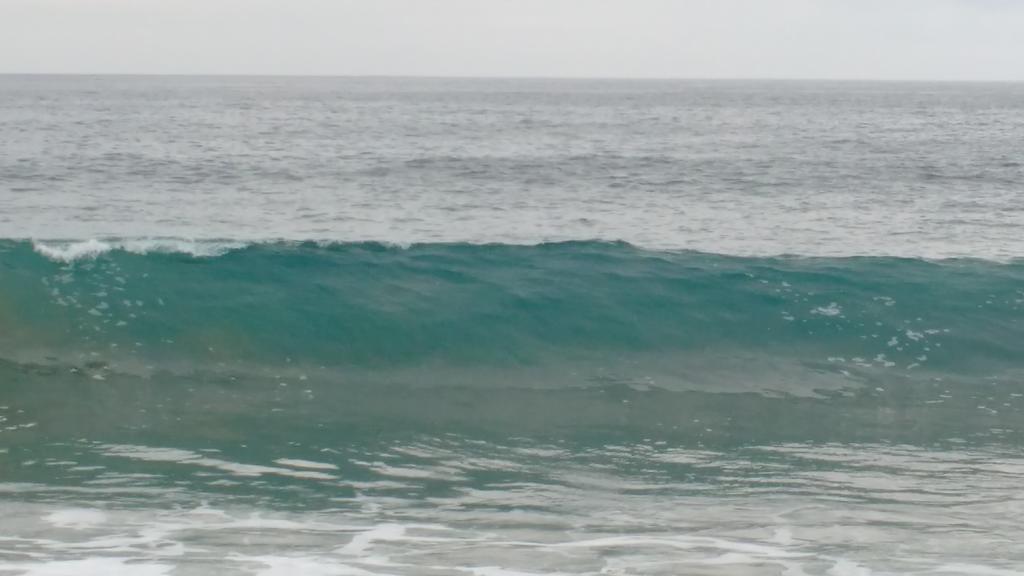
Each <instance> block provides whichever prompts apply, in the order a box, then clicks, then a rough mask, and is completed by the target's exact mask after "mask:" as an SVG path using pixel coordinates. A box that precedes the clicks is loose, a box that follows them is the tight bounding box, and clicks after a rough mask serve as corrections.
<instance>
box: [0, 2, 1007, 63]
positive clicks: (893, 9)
mask: <svg viewBox="0 0 1024 576" xmlns="http://www.w3.org/2000/svg"><path fill="white" fill-rule="evenodd" d="M0 72H83V73H99V72H110V73H186V74H187V73H215V74H216V73H232V74H359V75H361V74H383V75H440V76H574V77H575V76H601V77H608V76H611V77H700V78H720V77H729V78H735V77H743V78H752V77H754V78H759V77H772V78H778V77H783V78H879V79H950V80H953V79H978V80H1024V0H0Z"/></svg>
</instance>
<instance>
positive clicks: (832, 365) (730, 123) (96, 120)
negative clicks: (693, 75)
mask: <svg viewBox="0 0 1024 576" xmlns="http://www.w3.org/2000/svg"><path fill="white" fill-rule="evenodd" d="M1022 200H1024V85H1020V84H956V83H941V84H930V83H871V82H809V81H808V82H799V81H786V82H783V81H778V82H768V81H762V82H753V81H653V80H652V81H624V80H619V81H617V80H536V79H534V80H531V79H506V80H470V79H413V78H405V79H402V78H284V77H267V78H260V77H130V76H122V77H118V76H96V77H91V76H0V574H3V575H7V574H10V575H26V576H44V575H46V576H50V575H64V574H76V575H77V574H86V575H104V576H105V575H110V574H130V575H135V574H140V575H174V576H178V575H181V576H185V575H195V574H214V573H215V574H223V575H234V574H239V575H249V574H256V575H266V576H271V575H288V576H293V575H295V574H302V575H313V576H317V575H323V576H332V575H345V576H348V575H351V576H377V575H381V576H383V575H437V576H440V575H449V574H452V575H458V574H463V575H469V576H534V575H621V576H625V575H638V576H639V575H680V574H683V575H716V576H718V575H721V576H745V575H755V574H756V575H762V574H769V575H779V576H783V575H785V576H810V575H823V576H875V575H893V574H913V575H971V576H1008V575H1014V574H1024V545H1022V544H1021V543H1022V542H1024V520H1022V518H1024V489H1022V485H1024V484H1022V481H1024V202H1022Z"/></svg>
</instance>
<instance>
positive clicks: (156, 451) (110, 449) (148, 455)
mask: <svg viewBox="0 0 1024 576" xmlns="http://www.w3.org/2000/svg"><path fill="white" fill-rule="evenodd" d="M102 449H103V452H104V453H105V454H107V455H108V456H119V457H122V458H131V459H134V460H143V461H148V462H177V463H181V464H190V465H193V466H203V467H206V468H214V469H217V470H221V471H222V472H227V473H229V474H232V475H235V476H263V475H264V474H271V475H276V476H289V477H292V478H301V479H305V480H336V479H337V477H336V476H334V475H332V474H327V473H326V472H318V471H315V470H292V469H291V468H279V467H276V466H263V465H260V464H244V463H241V462H231V461H228V460H221V459H219V458H210V457H208V456H204V455H202V454H199V453H197V452H192V451H189V450H181V449H178V448H154V447H150V446H135V445H126V444H108V445H105V446H102Z"/></svg>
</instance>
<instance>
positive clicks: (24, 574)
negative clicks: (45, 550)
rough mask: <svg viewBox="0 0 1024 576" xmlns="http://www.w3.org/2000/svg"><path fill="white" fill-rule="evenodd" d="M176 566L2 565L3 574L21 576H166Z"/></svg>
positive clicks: (117, 562) (102, 560)
mask: <svg viewBox="0 0 1024 576" xmlns="http://www.w3.org/2000/svg"><path fill="white" fill-rule="evenodd" d="M173 569H174V566H171V565H167V564H154V563H144V562H137V561H133V560H132V559H130V558H106V557H97V558H83V559H80V560H57V561H49V562H39V563H30V562H21V563H4V562H0V572H10V571H13V572H16V573H18V574H20V575H21V576H72V575H73V576H119V575H122V574H123V575H125V576H128V575H130V576H163V575H165V574H170V573H171V570H173Z"/></svg>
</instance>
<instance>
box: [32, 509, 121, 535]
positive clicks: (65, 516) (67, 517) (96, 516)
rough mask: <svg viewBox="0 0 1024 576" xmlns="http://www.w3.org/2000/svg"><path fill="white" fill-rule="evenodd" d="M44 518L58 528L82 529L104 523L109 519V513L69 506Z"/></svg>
mask: <svg viewBox="0 0 1024 576" xmlns="http://www.w3.org/2000/svg"><path fill="white" fill-rule="evenodd" d="M44 519H45V520H46V521H47V522H49V523H50V524H53V525H54V526H56V527H58V528H74V529H78V530H80V529H83V528H90V527H93V526H96V525H99V524H103V523H104V522H106V521H107V515H106V514H104V513H103V512H102V511H100V510H92V509H87V508H68V509H64V510H56V511H54V512H51V513H50V514H47V515H46V518H44Z"/></svg>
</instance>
